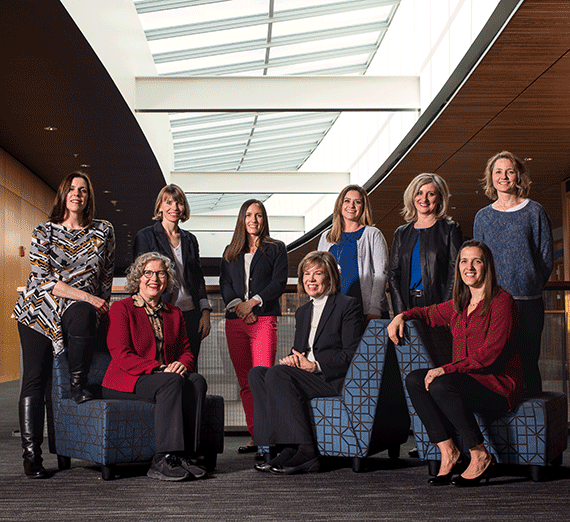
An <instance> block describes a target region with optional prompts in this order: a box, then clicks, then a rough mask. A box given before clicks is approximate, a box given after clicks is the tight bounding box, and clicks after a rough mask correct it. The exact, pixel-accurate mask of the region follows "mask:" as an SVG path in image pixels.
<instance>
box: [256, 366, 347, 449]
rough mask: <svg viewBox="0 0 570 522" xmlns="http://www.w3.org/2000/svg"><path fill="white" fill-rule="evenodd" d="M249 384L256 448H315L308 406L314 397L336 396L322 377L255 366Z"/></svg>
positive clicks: (302, 372) (288, 368)
mask: <svg viewBox="0 0 570 522" xmlns="http://www.w3.org/2000/svg"><path fill="white" fill-rule="evenodd" d="M248 380H249V387H250V389H251V391H252V393H253V401H254V419H255V425H254V441H255V443H256V444H257V445H258V446H268V445H275V444H315V436H314V434H313V428H312V424H311V417H310V413H309V404H308V403H309V401H310V400H311V399H313V398H315V397H334V396H336V395H338V391H337V390H336V389H335V388H334V387H333V386H332V385H331V384H330V383H328V382H327V381H325V378H324V376H323V375H322V374H314V373H310V372H308V371H306V370H301V369H300V368H294V367H292V366H286V365H276V366H272V367H270V368H267V367H265V366H256V367H254V368H252V369H251V370H250V372H249V375H248Z"/></svg>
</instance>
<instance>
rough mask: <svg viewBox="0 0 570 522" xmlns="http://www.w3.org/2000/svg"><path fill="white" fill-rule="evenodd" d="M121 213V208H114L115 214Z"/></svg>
mask: <svg viewBox="0 0 570 522" xmlns="http://www.w3.org/2000/svg"><path fill="white" fill-rule="evenodd" d="M122 211H123V209H121V208H116V209H115V212H122Z"/></svg>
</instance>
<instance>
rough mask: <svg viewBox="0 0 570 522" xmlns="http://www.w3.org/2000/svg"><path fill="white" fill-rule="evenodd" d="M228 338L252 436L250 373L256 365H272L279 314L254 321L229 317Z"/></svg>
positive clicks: (275, 350)
mask: <svg viewBox="0 0 570 522" xmlns="http://www.w3.org/2000/svg"><path fill="white" fill-rule="evenodd" d="M226 338H227V340H228V349H229V352H230V359H231V360H232V364H233V365H234V370H235V372H236V376H237V379H238V383H239V386H240V396H241V402H242V404H243V410H244V412H245V420H246V423H247V429H248V431H249V433H250V435H251V436H252V437H253V395H252V393H251V390H250V389H249V384H248V382H247V375H248V373H249V370H251V369H252V368H253V367H254V366H268V367H269V366H273V364H274V363H275V354H276V352H277V318H276V317H275V316H273V315H270V316H261V317H258V318H257V321H256V322H255V323H253V324H246V323H244V322H243V321H242V320H241V319H226Z"/></svg>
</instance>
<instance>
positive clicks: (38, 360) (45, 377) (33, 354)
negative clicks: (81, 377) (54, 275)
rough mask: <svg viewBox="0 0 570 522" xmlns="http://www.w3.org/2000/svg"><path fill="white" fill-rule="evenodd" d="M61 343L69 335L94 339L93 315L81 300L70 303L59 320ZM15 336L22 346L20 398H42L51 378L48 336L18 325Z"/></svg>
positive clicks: (95, 319)
mask: <svg viewBox="0 0 570 522" xmlns="http://www.w3.org/2000/svg"><path fill="white" fill-rule="evenodd" d="M61 327H62V330H63V338H64V344H66V345H67V338H68V337H69V336H70V335H72V336H76V337H95V335H96V332H97V312H96V310H95V308H94V307H93V306H92V305H90V304H89V303H86V302H85V301H77V302H75V303H73V304H72V305H71V306H70V307H69V308H68V309H67V310H66V311H65V312H64V314H63V316H62V318H61ZM18 333H19V335H20V343H21V345H22V385H21V392H20V398H24V397H37V398H40V397H41V398H42V399H43V396H44V394H45V389H46V386H47V383H48V382H49V379H50V377H51V371H52V363H53V347H52V342H51V339H50V338H49V337H46V336H45V335H42V334H41V333H39V332H37V331H36V330H34V329H32V328H30V327H29V326H25V325H23V324H22V323H18Z"/></svg>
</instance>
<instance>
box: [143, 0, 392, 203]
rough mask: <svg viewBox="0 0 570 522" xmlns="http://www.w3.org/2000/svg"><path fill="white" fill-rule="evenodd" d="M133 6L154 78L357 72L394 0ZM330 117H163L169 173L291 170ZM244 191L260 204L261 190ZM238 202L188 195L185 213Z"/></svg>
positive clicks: (178, 0) (199, 0)
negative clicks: (167, 126)
mask: <svg viewBox="0 0 570 522" xmlns="http://www.w3.org/2000/svg"><path fill="white" fill-rule="evenodd" d="M134 3H135V6H139V7H140V9H141V13H140V14H139V17H140V20H141V23H142V26H143V29H144V31H145V34H146V36H147V40H148V43H149V48H150V50H151V53H152V54H153V56H154V58H155V63H156V67H157V70H158V73H159V74H160V75H165V76H176V75H180V76H185V75H196V76H223V75H226V76H229V75H235V76H261V75H278V76H281V75H283V76H286V75H355V74H364V73H365V72H366V68H367V67H368V64H369V63H370V61H371V60H372V58H373V56H374V55H375V53H376V52H377V50H378V46H379V45H380V43H381V41H382V39H383V37H384V34H385V31H386V30H387V27H388V26H389V24H390V22H391V20H392V18H393V16H394V13H395V11H396V9H397V7H398V4H399V0H247V1H246V0H231V1H216V2H209V1H208V0H164V1H163V2H155V1H154V0H140V1H135V2H134ZM180 5H184V6H185V7H178V8H176V7H177V6H180ZM143 9H144V10H148V11H150V12H144V13H143V12H142V11H143ZM157 9H159V10H157ZM270 13H271V15H272V16H271V17H270ZM339 115H340V113H320V112H317V113H291V112H285V113H254V112H249V113H243V114H239V113H205V114H202V113H200V114H196V113H194V114H192V113H188V114H180V113H176V114H171V115H170V121H171V128H172V139H173V148H174V156H175V157H174V165H175V170H176V171H192V172H201V171H203V172H207V171H220V172H232V171H234V172H235V171H248V170H251V171H256V172H259V171H262V172H278V171H281V172H287V171H295V170H298V169H299V168H300V167H301V166H302V165H303V163H304V162H305V161H306V160H307V158H308V157H309V156H310V155H311V154H312V152H313V151H314V150H315V148H316V147H317V146H318V145H319V143H320V142H321V140H322V139H323V138H324V136H326V134H327V132H328V131H329V130H330V128H331V126H332V125H333V124H334V123H335V121H336V120H337V118H338V116H339ZM187 190H188V188H187ZM253 196H255V197H257V198H258V199H260V200H262V201H264V200H266V199H267V198H269V196H270V194H255V195H253ZM200 197H202V198H203V199H201V200H200V199H198V198H200ZM245 199H246V197H244V195H243V194H239V195H232V194H215V195H213V194H207V195H204V196H200V195H198V194H189V201H190V205H191V207H192V212H193V213H199V212H209V211H212V210H220V209H228V208H235V207H236V206H239V205H240V204H241V203H242V202H243V201H244V200H245ZM202 209H204V210H202Z"/></svg>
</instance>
